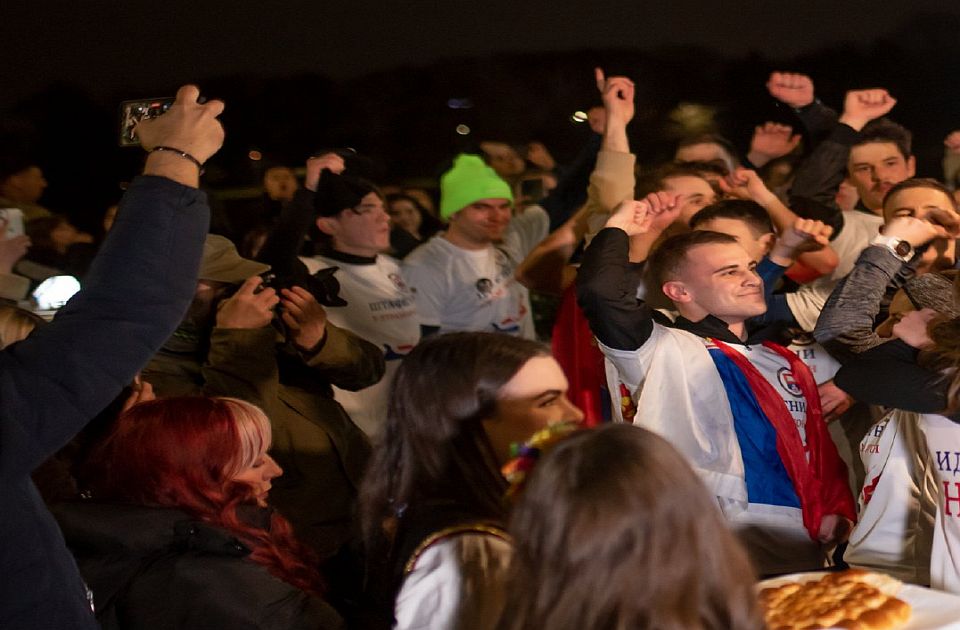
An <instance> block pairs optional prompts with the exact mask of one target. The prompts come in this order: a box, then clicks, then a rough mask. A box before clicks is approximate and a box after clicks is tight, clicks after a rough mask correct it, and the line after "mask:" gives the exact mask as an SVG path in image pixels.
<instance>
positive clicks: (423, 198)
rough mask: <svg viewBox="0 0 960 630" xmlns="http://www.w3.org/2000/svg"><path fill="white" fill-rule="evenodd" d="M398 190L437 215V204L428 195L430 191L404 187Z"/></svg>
mask: <svg viewBox="0 0 960 630" xmlns="http://www.w3.org/2000/svg"><path fill="white" fill-rule="evenodd" d="M400 192H402V193H403V194H405V195H407V196H408V197H413V198H414V199H416V200H417V201H418V202H420V205H421V206H423V209H424V210H426V211H427V212H429V213H430V214H432V215H433V216H437V205H436V204H435V203H434V202H433V197H431V196H430V193H428V192H427V191H426V190H424V189H423V188H404V189H403V190H401V191H400Z"/></svg>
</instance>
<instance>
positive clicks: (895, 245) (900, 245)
mask: <svg viewBox="0 0 960 630" xmlns="http://www.w3.org/2000/svg"><path fill="white" fill-rule="evenodd" d="M870 244H871V245H882V246H883V247H886V248H887V249H889V250H890V251H891V252H892V253H893V255H894V256H896V257H897V258H899V259H900V260H902V261H903V262H910V259H911V258H913V253H914V250H913V245H911V244H910V243H908V242H907V241H905V240H903V239H901V238H897V237H895V236H884V235H883V234H878V235H877V236H876V238H874V239H873V241H872V242H871V243H870Z"/></svg>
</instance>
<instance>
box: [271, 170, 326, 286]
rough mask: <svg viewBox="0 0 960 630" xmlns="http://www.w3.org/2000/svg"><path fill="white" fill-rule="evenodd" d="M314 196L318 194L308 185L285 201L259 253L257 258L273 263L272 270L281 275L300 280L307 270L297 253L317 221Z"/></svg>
mask: <svg viewBox="0 0 960 630" xmlns="http://www.w3.org/2000/svg"><path fill="white" fill-rule="evenodd" d="M313 196H314V193H313V192H312V191H310V190H307V189H305V188H301V189H299V190H297V192H296V193H295V194H294V196H293V199H291V200H290V202H288V203H286V204H284V206H283V209H282V210H281V212H280V219H279V220H278V221H277V223H276V225H274V226H273V229H271V230H270V234H268V235H267V241H266V242H265V243H264V244H263V248H261V250H260V253H259V254H258V255H257V260H259V261H260V262H263V263H266V264H268V265H270V268H271V271H273V273H275V274H277V276H279V277H280V278H284V279H290V280H292V281H296V280H297V279H299V278H300V276H302V274H304V273H307V271H306V267H305V266H304V265H303V263H302V262H300V259H299V258H298V257H297V254H298V253H299V251H300V247H301V246H302V245H303V239H304V238H305V237H306V235H307V232H308V231H309V230H310V225H311V224H312V223H313V214H314V210H313ZM308 275H309V274H308ZM301 282H302V281H301ZM298 284H299V283H298Z"/></svg>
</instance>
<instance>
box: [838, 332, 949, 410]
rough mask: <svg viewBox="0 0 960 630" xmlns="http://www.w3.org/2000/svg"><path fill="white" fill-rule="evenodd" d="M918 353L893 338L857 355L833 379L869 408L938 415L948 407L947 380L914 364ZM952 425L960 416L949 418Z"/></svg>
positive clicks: (937, 373)
mask: <svg viewBox="0 0 960 630" xmlns="http://www.w3.org/2000/svg"><path fill="white" fill-rule="evenodd" d="M918 353H919V351H918V350H917V349H916V348H913V347H911V346H909V345H907V344H906V343H904V342H903V341H901V340H900V339H894V340H893V341H889V342H887V343H884V344H882V345H879V346H877V347H875V348H872V349H870V350H867V351H866V352H864V353H863V354H860V355H858V356H857V357H856V358H855V359H853V360H852V361H850V362H848V363H846V364H844V366H843V367H841V368H840V371H839V372H837V375H836V376H835V377H834V379H833V380H834V383H836V385H837V387H839V388H840V389H842V390H843V391H845V392H847V393H848V394H850V395H851V396H853V397H854V398H856V399H857V400H861V401H863V402H866V403H869V404H871V405H883V406H885V407H895V408H897V409H903V410H904V411H915V412H917V413H941V412H942V411H943V410H944V409H945V408H946V407H947V387H948V385H949V381H948V380H947V379H946V378H944V376H943V374H941V373H939V372H936V371H933V370H929V369H927V368H924V367H922V366H920V365H918V364H917V355H918ZM951 419H952V420H954V421H955V422H957V421H960V417H952V418H951Z"/></svg>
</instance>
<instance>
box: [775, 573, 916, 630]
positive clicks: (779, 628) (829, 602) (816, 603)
mask: <svg viewBox="0 0 960 630" xmlns="http://www.w3.org/2000/svg"><path fill="white" fill-rule="evenodd" d="M899 589H900V582H899V581H898V580H895V579H894V578H891V577H889V576H886V575H880V574H878V573H871V572H870V571H864V570H863V569H850V570H847V571H842V572H838V573H828V574H827V575H825V576H823V577H822V578H821V579H819V580H813V581H810V582H789V583H787V584H783V585H781V586H775V587H770V588H765V589H763V590H761V591H760V605H761V606H762V608H763V610H764V616H765V618H766V622H767V628H768V629H769V630H814V629H817V628H846V629H847V630H893V629H895V628H901V627H903V625H904V624H906V623H907V622H908V621H909V620H910V614H911V610H910V604H908V603H906V602H904V601H903V600H900V599H897V598H896V597H894V596H895V595H896V593H897V591H899Z"/></svg>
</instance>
